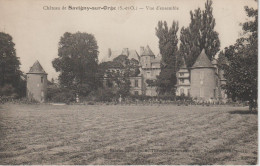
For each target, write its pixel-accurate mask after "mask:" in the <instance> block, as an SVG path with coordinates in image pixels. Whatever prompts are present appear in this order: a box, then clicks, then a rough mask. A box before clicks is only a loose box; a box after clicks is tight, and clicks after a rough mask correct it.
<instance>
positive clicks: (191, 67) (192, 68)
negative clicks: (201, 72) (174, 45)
mask: <svg viewBox="0 0 260 166" xmlns="http://www.w3.org/2000/svg"><path fill="white" fill-rule="evenodd" d="M197 68H214V69H215V67H214V66H212V67H191V68H190V69H197Z"/></svg>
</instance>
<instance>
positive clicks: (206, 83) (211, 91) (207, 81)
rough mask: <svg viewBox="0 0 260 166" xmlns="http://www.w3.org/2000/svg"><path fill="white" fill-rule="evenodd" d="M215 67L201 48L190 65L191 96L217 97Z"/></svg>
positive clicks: (201, 97) (206, 98)
mask: <svg viewBox="0 0 260 166" xmlns="http://www.w3.org/2000/svg"><path fill="white" fill-rule="evenodd" d="M216 79H217V78H216V75H215V67H214V66H213V65H212V63H211V62H210V60H209V58H208V57H207V55H206V53H205V50H204V49H203V50H202V51H201V53H200V55H199V56H198V58H197V60H196V62H195V63H194V65H193V66H192V67H191V78H190V80H191V82H190V84H191V97H193V98H194V97H196V98H198V99H202V100H209V99H210V98H214V99H215V98H217V84H216V81H217V80H216Z"/></svg>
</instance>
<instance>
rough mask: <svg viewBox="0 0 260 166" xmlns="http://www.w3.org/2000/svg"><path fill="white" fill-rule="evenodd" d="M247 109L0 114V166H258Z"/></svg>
mask: <svg viewBox="0 0 260 166" xmlns="http://www.w3.org/2000/svg"><path fill="white" fill-rule="evenodd" d="M257 131H258V127H257V114H251V113H248V107H223V106H222V107H206V106H205V107H203V106H171V105H161V106H111V105H110V106H98V105H86V106H83V105H64V106H54V105H45V104H42V105H18V104H17V105H11V104H5V105H1V106H0V164H2V165H3V164H12V165H13V164H174V165H177V164H256V163H257V146H258V143H257Z"/></svg>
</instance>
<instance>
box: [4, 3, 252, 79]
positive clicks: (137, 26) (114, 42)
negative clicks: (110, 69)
mask: <svg viewBox="0 0 260 166" xmlns="http://www.w3.org/2000/svg"><path fill="white" fill-rule="evenodd" d="M205 2H206V0H160V1H155V0H138V1H136V0H128V1H126V0H100V1H97V0H95V1H94V0H88V1H86V0H85V1H83V0H65V1H60V0H19V1H16V0H0V16H1V19H0V31H1V32H5V33H8V34H9V35H11V36H12V37H13V42H14V43H15V49H16V54H17V57H19V58H20V62H21V70H22V71H23V72H24V73H26V72H28V71H29V68H30V67H31V66H32V65H33V63H34V62H35V61H36V60H39V62H40V63H41V65H42V66H43V68H44V70H45V71H46V72H47V73H48V79H49V80H50V79H51V78H54V79H55V78H57V77H58V73H57V72H55V69H54V68H53V66H52V63H51V62H52V60H53V59H54V58H57V57H58V43H59V40H60V37H61V36H62V35H63V34H64V33H65V32H71V33H76V32H78V31H79V32H86V33H91V34H93V35H94V36H95V38H96V40H97V44H98V46H99V55H98V57H99V61H102V58H103V57H104V56H107V54H108V48H111V49H112V50H122V49H123V48H129V49H135V50H136V51H137V52H139V50H140V47H141V46H146V45H149V46H150V48H151V49H152V51H153V52H154V53H155V54H156V55H157V54H158V53H159V47H158V38H157V37H156V35H155V28H156V26H157V24H158V21H160V20H163V21H167V23H168V25H171V24H172V22H173V21H178V23H179V31H180V29H181V28H182V27H183V26H184V27H187V26H188V25H189V23H190V11H191V10H192V11H193V10H195V9H197V8H198V7H200V8H201V9H204V5H205ZM69 6H72V7H79V6H82V7H103V6H107V7H113V8H114V7H116V10H89V11H87V10H69V9H68V7H69ZM120 6H121V7H122V8H125V7H131V6H133V7H134V8H137V10H118V9H119V8H120ZM158 6H159V7H173V8H174V9H175V10H157V7H158ZM244 6H249V7H253V8H257V2H255V1H254V0H214V1H213V15H214V18H215V20H216V26H215V30H216V31H217V32H218V33H219V38H220V43H221V49H224V48H225V47H227V46H229V45H231V44H234V43H235V41H236V39H237V38H239V34H240V33H241V32H242V27H241V25H240V24H241V23H243V22H246V20H247V16H246V13H245V10H244ZM63 7H66V9H64V10H63ZM147 8H149V9H151V8H154V10H148V9H147ZM50 9H52V10H50ZM58 9H59V10H58Z"/></svg>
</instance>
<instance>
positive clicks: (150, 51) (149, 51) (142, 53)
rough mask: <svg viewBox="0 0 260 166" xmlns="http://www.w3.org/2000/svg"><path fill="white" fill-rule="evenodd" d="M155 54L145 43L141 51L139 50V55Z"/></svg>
mask: <svg viewBox="0 0 260 166" xmlns="http://www.w3.org/2000/svg"><path fill="white" fill-rule="evenodd" d="M145 55H146V56H151V55H152V56H155V55H154V53H153V52H152V50H151V49H150V47H149V46H148V45H147V46H146V48H145V49H144V51H143V52H141V56H145Z"/></svg>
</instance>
